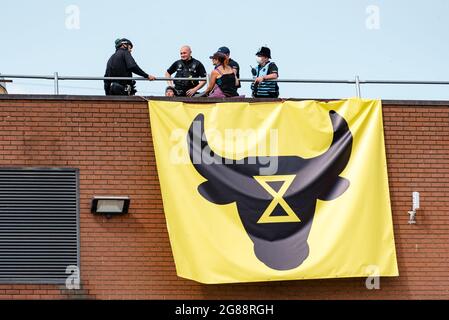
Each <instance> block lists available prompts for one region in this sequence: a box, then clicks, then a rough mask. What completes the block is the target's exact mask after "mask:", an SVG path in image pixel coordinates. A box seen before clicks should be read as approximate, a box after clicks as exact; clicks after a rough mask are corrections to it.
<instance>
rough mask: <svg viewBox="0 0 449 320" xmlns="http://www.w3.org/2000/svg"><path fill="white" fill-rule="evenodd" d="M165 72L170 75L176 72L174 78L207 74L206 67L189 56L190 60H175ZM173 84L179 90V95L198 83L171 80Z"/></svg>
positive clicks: (196, 76) (204, 75)
mask: <svg viewBox="0 0 449 320" xmlns="http://www.w3.org/2000/svg"><path fill="white" fill-rule="evenodd" d="M167 72H168V73H169V74H170V75H172V74H173V73H175V72H176V74H175V78H205V77H206V76H207V72H206V69H205V68H204V65H203V64H202V63H201V62H200V61H198V60H196V59H195V58H191V59H190V60H187V61H184V60H178V61H175V62H174V63H173V64H172V65H171V66H170V68H168V69H167ZM173 82H174V84H175V88H176V90H180V91H181V92H180V94H181V95H185V92H186V91H187V90H189V89H192V88H194V87H196V86H197V85H198V83H199V82H198V81H173Z"/></svg>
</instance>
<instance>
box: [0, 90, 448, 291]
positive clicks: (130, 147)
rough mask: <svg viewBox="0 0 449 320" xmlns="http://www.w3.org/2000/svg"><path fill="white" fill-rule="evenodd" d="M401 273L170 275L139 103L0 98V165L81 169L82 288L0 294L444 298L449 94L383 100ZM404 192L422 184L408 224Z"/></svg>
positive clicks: (408, 200)
mask: <svg viewBox="0 0 449 320" xmlns="http://www.w3.org/2000/svg"><path fill="white" fill-rule="evenodd" d="M383 112H384V126H385V138H386V148H387V158H388V165H389V179H390V192H391V200H392V208H393V221H394V231H395V237H396V245H397V254H398V263H399V271H400V277H397V278H382V279H381V283H380V284H381V289H380V290H367V289H366V288H365V285H364V281H365V279H362V278H352V279H331V280H313V281H284V282H271V283H256V284H233V285H201V284H198V283H196V282H193V281H189V280H184V279H181V278H178V277H177V276H176V272H175V266H174V262H173V257H172V254H171V249H170V244H169V239H168V234H167V231H166V226H165V218H164V214H163V208H162V200H161V194H160V189H159V182H158V179H157V172H156V164H155V159H154V152H153V146H152V139H151V135H150V131H149V120H148V111H147V104H146V102H145V101H143V100H138V99H137V98H135V99H132V98H131V99H122V98H114V99H109V98H105V97H103V98H101V97H66V96H62V97H59V98H54V97H43V96H41V97H33V98H31V97H30V96H23V97H20V96H9V97H7V96H5V97H1V98H0V166H9V167H11V166H16V167H20V166H27V167H40V166H41V167H42V166H43V167H72V168H79V169H80V209H81V211H80V218H81V221H80V226H81V280H82V283H81V289H80V290H77V291H68V290H66V289H65V287H64V286H55V285H0V299H14V298H18V299H42V298H45V299H53V298H58V299H74V298H87V299H189V298H195V299H203V298H207V299H221V298H224V299H240V298H242V299H330V298H332V299H348V298H349V299H427V298H432V299H438V298H443V299H449V102H447V103H445V102H431V101H428V102H425V101H422V102H418V101H408V102H407V101H385V102H384V108H383ZM412 191H420V192H421V207H422V209H421V210H419V211H418V215H417V221H418V224H417V225H408V224H407V220H408V214H407V211H408V210H410V209H411V193H412ZM105 194H107V195H129V196H130V197H131V198H132V204H131V209H130V213H129V214H128V215H126V216H123V217H115V218H113V219H106V218H104V217H99V216H93V215H92V214H91V213H90V200H91V197H92V196H93V195H105Z"/></svg>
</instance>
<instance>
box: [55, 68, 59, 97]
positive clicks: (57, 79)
mask: <svg viewBox="0 0 449 320" xmlns="http://www.w3.org/2000/svg"><path fill="white" fill-rule="evenodd" d="M54 81H55V94H56V95H58V94H59V78H58V73H57V72H55V80H54Z"/></svg>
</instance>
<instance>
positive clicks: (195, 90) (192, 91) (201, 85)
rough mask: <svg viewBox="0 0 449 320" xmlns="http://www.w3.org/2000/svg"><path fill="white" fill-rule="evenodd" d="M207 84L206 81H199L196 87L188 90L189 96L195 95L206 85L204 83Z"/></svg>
mask: <svg viewBox="0 0 449 320" xmlns="http://www.w3.org/2000/svg"><path fill="white" fill-rule="evenodd" d="M205 84H206V81H200V83H198V85H197V86H196V87H195V88H192V89H190V90H187V92H186V94H187V96H188V97H193V95H194V94H195V93H196V92H197V91H198V90H200V89H201V88H202V87H204V85H205Z"/></svg>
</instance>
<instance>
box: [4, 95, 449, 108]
mask: <svg viewBox="0 0 449 320" xmlns="http://www.w3.org/2000/svg"><path fill="white" fill-rule="evenodd" d="M4 100H44V101H98V102H124V103H128V102H129V103H136V102H143V101H147V100H158V101H181V102H189V103H218V102H274V101H286V100H288V101H302V100H318V101H333V100H341V99H322V98H281V99H260V98H258V99H255V98H202V97H194V98H187V97H182V98H181V97H176V98H171V97H161V96H145V97H142V96H131V97H129V96H92V95H89V96H87V95H41V94H4V95H3V94H2V95H0V101H4ZM382 103H383V104H386V105H399V106H403V105H406V106H449V100H388V99H387V100H382Z"/></svg>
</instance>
